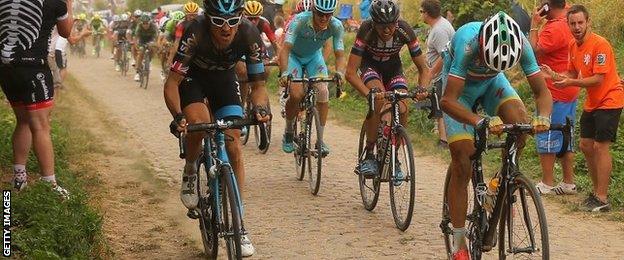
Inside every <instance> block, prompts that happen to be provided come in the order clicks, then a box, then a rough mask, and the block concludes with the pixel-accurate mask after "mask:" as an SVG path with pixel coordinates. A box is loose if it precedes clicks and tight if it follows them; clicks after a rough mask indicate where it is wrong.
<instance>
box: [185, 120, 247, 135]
mask: <svg viewBox="0 0 624 260" xmlns="http://www.w3.org/2000/svg"><path fill="white" fill-rule="evenodd" d="M257 124H258V120H256V119H255V118H245V119H233V120H227V121H225V120H217V122H214V123H200V124H190V125H188V126H186V131H187V132H189V133H192V132H205V131H212V130H226V129H232V128H239V127H244V126H248V125H257Z"/></svg>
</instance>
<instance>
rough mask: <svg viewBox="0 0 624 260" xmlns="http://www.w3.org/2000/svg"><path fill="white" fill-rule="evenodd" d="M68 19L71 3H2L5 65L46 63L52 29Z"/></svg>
mask: <svg viewBox="0 0 624 260" xmlns="http://www.w3.org/2000/svg"><path fill="white" fill-rule="evenodd" d="M14 11H15V12H14ZM67 18H68V17H67V4H66V3H65V1H63V0H46V1H12V0H0V50H1V53H0V58H1V60H2V63H3V64H9V63H11V62H15V61H17V62H28V63H32V62H34V63H39V61H42V60H43V61H45V60H46V59H47V56H48V44H49V41H50V35H51V33H52V28H53V27H54V25H56V23H57V22H58V21H61V20H64V19H67Z"/></svg>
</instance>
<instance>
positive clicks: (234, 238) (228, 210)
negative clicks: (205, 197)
mask: <svg viewBox="0 0 624 260" xmlns="http://www.w3.org/2000/svg"><path fill="white" fill-rule="evenodd" d="M220 170H221V173H220V176H221V185H223V192H222V194H221V195H222V197H221V203H222V204H223V208H222V211H221V214H223V230H222V232H223V238H224V239H225V245H226V248H227V255H228V259H242V254H241V235H242V234H241V227H242V221H241V215H240V213H241V211H240V208H241V206H240V204H239V203H238V198H237V196H236V194H237V191H235V185H234V180H233V179H234V174H233V173H232V168H231V167H229V166H224V167H221V169H220Z"/></svg>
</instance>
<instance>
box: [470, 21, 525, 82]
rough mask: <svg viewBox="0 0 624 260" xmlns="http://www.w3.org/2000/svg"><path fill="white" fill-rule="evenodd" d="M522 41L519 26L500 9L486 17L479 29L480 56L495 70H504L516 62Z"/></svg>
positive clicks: (518, 59) (520, 52) (520, 54)
mask: <svg viewBox="0 0 624 260" xmlns="http://www.w3.org/2000/svg"><path fill="white" fill-rule="evenodd" d="M522 41H523V38H522V31H521V30H520V26H519V25H518V23H516V21H514V20H513V19H512V18H511V17H510V16H509V15H507V14H506V13H505V12H502V11H501V12H498V13H497V14H495V15H493V16H491V17H489V18H488V19H486V20H485V22H483V24H482V25H481V29H480V30H479V46H480V47H481V52H482V53H481V54H482V56H481V57H483V60H484V62H485V64H486V65H487V66H488V68H490V69H492V70H495V71H499V72H500V71H505V70H508V69H511V68H513V67H514V66H515V65H516V64H518V62H519V61H520V57H522V45H523V42H522Z"/></svg>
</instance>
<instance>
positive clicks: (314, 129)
mask: <svg viewBox="0 0 624 260" xmlns="http://www.w3.org/2000/svg"><path fill="white" fill-rule="evenodd" d="M305 122H306V132H307V133H306V134H307V136H306V150H307V151H308V152H307V162H306V164H307V172H308V177H309V178H308V180H309V186H310V192H311V193H312V194H313V195H317V194H318V192H319V188H320V187H321V171H322V169H323V154H322V153H321V146H322V144H323V134H322V133H321V129H319V127H320V126H321V121H320V119H319V116H318V111H317V110H316V108H315V107H312V108H311V109H310V111H309V112H308V113H306V119H305Z"/></svg>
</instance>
